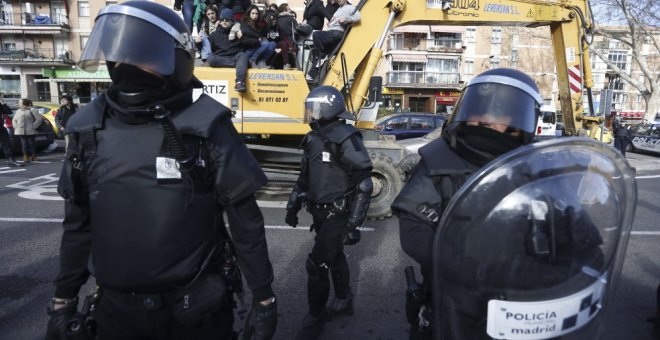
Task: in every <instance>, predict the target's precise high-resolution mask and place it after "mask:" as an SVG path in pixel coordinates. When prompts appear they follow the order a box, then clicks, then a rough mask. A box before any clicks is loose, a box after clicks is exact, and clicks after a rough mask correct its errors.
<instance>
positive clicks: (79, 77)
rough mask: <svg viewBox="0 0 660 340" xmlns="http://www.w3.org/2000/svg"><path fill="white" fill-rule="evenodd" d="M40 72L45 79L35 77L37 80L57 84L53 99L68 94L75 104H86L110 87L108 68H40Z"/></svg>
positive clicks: (55, 99)
mask: <svg viewBox="0 0 660 340" xmlns="http://www.w3.org/2000/svg"><path fill="white" fill-rule="evenodd" d="M41 72H42V74H43V76H44V77H47V78H46V79H37V80H35V81H37V82H51V83H53V82H54V83H56V84H57V93H56V94H55V95H53V97H54V100H51V101H55V102H57V98H59V97H60V96H62V95H63V94H69V95H71V96H72V97H73V101H74V102H75V103H77V104H86V103H89V102H90V101H92V100H93V99H94V98H96V97H97V96H98V95H99V94H101V93H103V92H104V91H105V90H107V89H108V87H110V84H111V80H110V75H109V74H108V70H106V69H105V68H104V69H99V70H97V71H96V72H85V71H82V70H79V69H77V68H76V69H63V68H42V69H41Z"/></svg>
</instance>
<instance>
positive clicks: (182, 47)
mask: <svg viewBox="0 0 660 340" xmlns="http://www.w3.org/2000/svg"><path fill="white" fill-rule="evenodd" d="M194 60H195V44H194V42H193V39H192V36H191V34H190V31H189V30H188V27H187V26H186V24H185V23H184V22H183V20H182V19H181V18H180V17H179V16H178V15H177V14H176V13H174V11H172V10H171V9H169V8H167V7H165V6H163V5H159V4H157V3H153V2H150V1H128V2H125V3H122V4H118V5H110V6H107V7H104V8H103V9H102V10H101V11H100V12H99V14H98V16H97V17H96V23H95V25H94V29H93V30H92V34H91V35H90V36H89V40H88V41H87V44H86V45H85V49H84V51H83V53H82V56H81V57H80V62H79V63H78V64H79V66H80V68H82V69H83V70H85V71H88V72H94V71H96V69H97V67H98V65H99V64H100V63H102V61H105V62H106V63H107V65H108V71H109V72H110V76H111V78H113V81H115V82H117V79H115V77H113V70H114V68H115V65H117V64H127V65H131V66H134V67H137V68H140V69H143V70H146V71H147V72H150V73H154V74H157V75H159V76H162V77H164V78H165V79H167V81H168V83H169V84H170V85H172V86H173V87H174V88H185V87H188V86H190V84H191V81H192V82H193V85H194V86H195V87H199V86H201V83H200V82H199V81H198V80H197V79H196V78H194V77H193V68H194Z"/></svg>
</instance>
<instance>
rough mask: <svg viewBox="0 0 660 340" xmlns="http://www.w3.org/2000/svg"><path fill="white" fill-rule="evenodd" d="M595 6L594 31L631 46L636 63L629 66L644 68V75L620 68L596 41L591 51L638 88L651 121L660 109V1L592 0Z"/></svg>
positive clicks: (645, 115)
mask: <svg viewBox="0 0 660 340" xmlns="http://www.w3.org/2000/svg"><path fill="white" fill-rule="evenodd" d="M592 7H593V12H594V15H595V21H596V29H595V31H594V33H595V34H596V35H602V36H603V37H605V38H607V39H608V40H617V41H619V42H620V43H621V44H622V45H623V46H625V47H626V48H627V49H629V50H630V51H631V56H632V63H633V64H634V65H635V66H636V67H631V68H630V70H633V69H635V70H638V71H639V72H641V74H642V75H643V77H642V79H641V80H640V79H634V78H633V77H632V76H631V71H629V70H622V69H621V68H619V67H618V66H617V65H616V64H615V63H613V62H612V61H610V60H609V58H608V54H607V52H606V51H603V50H602V49H596V48H595V46H594V45H592V46H591V47H590V51H591V52H592V53H594V54H596V55H597V56H598V57H599V58H600V59H602V60H603V61H604V62H605V63H606V64H607V65H608V67H609V68H610V69H612V70H613V71H614V72H615V73H616V74H617V75H618V76H619V77H620V79H622V80H624V81H625V82H627V83H628V84H630V85H631V86H632V87H633V88H635V89H636V90H637V91H639V93H640V94H641V96H642V98H644V101H645V102H646V112H645V114H644V119H646V120H648V121H650V122H652V121H653V120H654V119H655V116H656V113H658V112H660V72H658V71H660V64H659V63H658V62H659V61H658V54H659V53H660V14H659V13H660V1H657V0H592ZM614 26H619V29H614ZM621 26H623V27H621ZM621 28H623V29H621ZM606 48H607V47H606ZM649 52H653V53H649Z"/></svg>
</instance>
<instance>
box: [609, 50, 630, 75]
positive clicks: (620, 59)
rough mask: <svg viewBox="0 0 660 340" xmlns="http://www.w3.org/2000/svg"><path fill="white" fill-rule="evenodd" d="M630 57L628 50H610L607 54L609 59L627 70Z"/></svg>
mask: <svg viewBox="0 0 660 340" xmlns="http://www.w3.org/2000/svg"><path fill="white" fill-rule="evenodd" d="M627 58H628V52H626V51H610V53H609V54H608V55H607V60H609V61H610V62H611V63H612V64H614V65H616V67H618V68H620V69H621V70H623V71H625V70H626V59H627Z"/></svg>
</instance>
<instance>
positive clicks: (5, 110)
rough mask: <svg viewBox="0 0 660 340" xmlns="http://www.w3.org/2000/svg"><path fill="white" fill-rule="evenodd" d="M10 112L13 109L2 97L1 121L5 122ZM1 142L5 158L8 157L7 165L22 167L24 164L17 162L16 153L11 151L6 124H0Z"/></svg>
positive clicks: (0, 102) (0, 103) (0, 101)
mask: <svg viewBox="0 0 660 340" xmlns="http://www.w3.org/2000/svg"><path fill="white" fill-rule="evenodd" d="M10 114H11V109H10V108H9V106H7V104H5V101H4V99H2V98H0V122H5V121H6V120H7V119H8V115H10ZM0 144H1V145H2V152H3V153H4V154H5V158H7V165H8V166H9V167H20V166H23V165H24V164H21V163H18V162H16V160H15V159H14V153H13V152H12V151H11V138H10V136H9V132H8V131H7V129H5V126H4V124H3V125H0Z"/></svg>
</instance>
